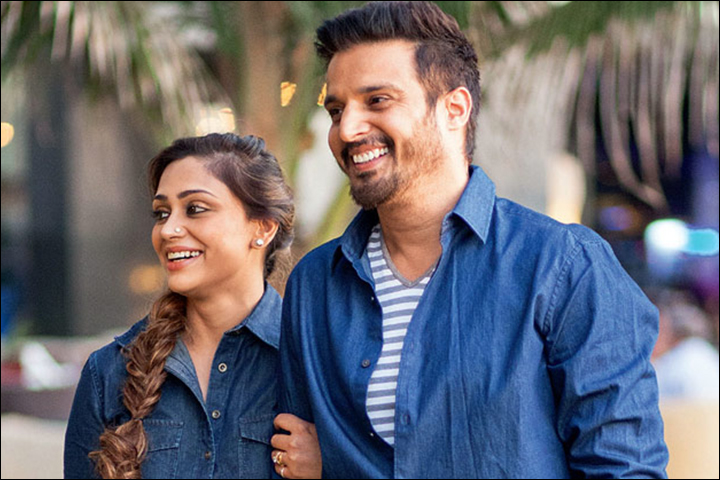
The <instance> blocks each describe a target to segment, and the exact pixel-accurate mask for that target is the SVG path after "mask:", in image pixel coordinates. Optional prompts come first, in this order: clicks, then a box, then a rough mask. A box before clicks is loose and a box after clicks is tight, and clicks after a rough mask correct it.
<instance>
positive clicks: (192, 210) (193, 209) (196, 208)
mask: <svg viewBox="0 0 720 480" xmlns="http://www.w3.org/2000/svg"><path fill="white" fill-rule="evenodd" d="M203 212H207V208H203V207H201V206H200V205H189V206H188V207H187V214H188V215H197V214H198V213H203Z"/></svg>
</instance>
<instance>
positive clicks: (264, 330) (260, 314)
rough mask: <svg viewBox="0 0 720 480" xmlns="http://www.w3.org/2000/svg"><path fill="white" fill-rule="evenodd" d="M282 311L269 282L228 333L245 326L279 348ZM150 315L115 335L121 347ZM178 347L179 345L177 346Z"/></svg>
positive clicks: (125, 344) (141, 328)
mask: <svg viewBox="0 0 720 480" xmlns="http://www.w3.org/2000/svg"><path fill="white" fill-rule="evenodd" d="M281 312H282V300H281V299H280V295H279V294H278V293H277V291H276V290H275V289H274V288H273V287H272V286H271V285H269V284H267V283H266V284H265V293H263V296H262V297H261V298H260V301H259V302H258V304H257V305H256V306H255V308H254V309H253V311H252V312H250V315H248V316H247V318H245V320H243V321H242V322H241V323H240V324H239V325H237V326H235V327H234V328H232V329H230V330H229V331H228V332H226V333H230V332H237V331H239V330H240V329H241V328H243V327H247V328H248V329H249V330H250V331H251V332H252V333H253V334H255V336H257V337H258V338H259V339H260V340H262V341H263V342H265V343H267V344H268V345H270V346H271V347H273V348H275V349H278V348H279V347H280V316H281ZM147 320H148V317H145V318H144V319H142V320H141V321H139V322H137V323H136V324H135V325H133V326H132V328H130V330H128V331H127V332H125V333H124V334H122V335H120V336H118V337H115V341H116V342H117V343H118V345H120V346H121V347H123V348H125V347H127V346H128V345H129V344H130V343H131V342H132V341H133V340H134V339H135V337H136V336H138V335H139V334H140V332H141V331H142V330H144V329H145V327H146V326H147ZM176 348H177V347H176Z"/></svg>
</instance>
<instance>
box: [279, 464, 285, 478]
mask: <svg viewBox="0 0 720 480" xmlns="http://www.w3.org/2000/svg"><path fill="white" fill-rule="evenodd" d="M280 476H281V477H282V478H285V465H283V466H282V467H280Z"/></svg>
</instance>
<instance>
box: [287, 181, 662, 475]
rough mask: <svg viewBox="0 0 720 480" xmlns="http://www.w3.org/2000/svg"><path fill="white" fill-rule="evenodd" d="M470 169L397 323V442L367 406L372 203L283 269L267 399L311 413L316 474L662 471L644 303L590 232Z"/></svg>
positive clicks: (372, 332) (371, 354)
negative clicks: (273, 384) (498, 190)
mask: <svg viewBox="0 0 720 480" xmlns="http://www.w3.org/2000/svg"><path fill="white" fill-rule="evenodd" d="M470 173H471V177H470V181H469V183H468V185H467V187H466V189H465V191H464V193H463V195H462V197H461V199H460V201H459V202H458V204H457V205H456V206H455V208H454V209H453V211H452V212H450V213H449V214H448V215H447V216H446V218H445V221H444V225H443V233H442V236H441V243H442V251H443V253H442V255H441V258H440V261H439V263H438V266H437V270H436V272H435V274H434V276H433V278H432V280H431V281H430V283H429V285H428V286H427V288H426V290H425V293H424V295H423V297H422V299H421V300H420V303H419V305H418V307H417V310H416V311H415V314H414V316H413V319H412V321H411V323H410V326H409V328H408V331H407V336H406V337H405V344H404V348H403V352H402V359H401V364H400V371H399V378H398V386H397V392H396V394H397V404H396V412H395V448H394V449H393V448H391V447H390V446H389V445H388V444H386V443H385V442H384V441H383V440H382V439H381V438H379V437H378V436H377V434H375V433H374V432H373V428H372V426H371V423H370V420H369V419H368V416H367V413H366V397H367V389H368V381H369V380H370V376H371V374H372V372H373V367H374V365H375V364H376V362H377V360H378V357H379V355H380V350H381V348H382V338H383V337H382V312H381V308H380V306H379V305H378V302H377V300H376V298H375V294H374V289H373V280H372V275H371V273H370V266H369V261H368V258H367V254H366V253H365V249H366V245H367V241H368V237H369V235H370V232H371V230H372V228H373V226H374V225H376V224H377V223H378V216H377V212H375V211H363V212H361V213H360V214H358V216H357V217H356V218H355V220H354V221H353V222H352V224H351V225H350V226H349V227H348V229H347V230H346V232H345V233H344V234H343V236H342V237H340V238H339V239H336V240H333V241H331V242H329V243H327V244H325V245H323V246H321V247H319V248H317V249H316V250H314V251H313V252H311V253H310V254H308V255H307V256H306V257H305V258H304V259H303V260H302V261H301V262H300V263H299V265H298V266H297V267H296V268H295V270H294V271H293V273H292V275H291V277H290V279H289V282H288V285H287V288H286V293H285V300H284V304H283V327H282V335H281V372H282V373H281V374H282V382H281V386H280V409H281V411H283V412H288V413H293V414H296V415H298V416H300V417H301V418H303V419H305V420H307V421H311V422H314V423H315V424H316V427H317V432H318V436H319V439H320V446H321V449H322V454H323V476H325V477H327V478H360V477H370V478H380V477H385V478H392V477H395V478H567V477H595V478H597V477H608V478H609V477H635V478H641V477H649V478H657V477H664V476H665V475H666V474H665V466H666V463H667V459H668V454H667V449H666V446H665V443H664V441H663V424H662V419H661V417H660V412H659V410H658V389H657V382H656V379H655V373H654V371H653V368H652V366H651V365H650V361H649V359H650V352H651V351H652V348H653V345H654V343H655V339H656V336H657V329H658V314H657V310H656V309H655V307H654V306H653V305H652V304H651V303H650V302H649V301H648V300H647V298H646V297H645V295H644V294H643V293H642V291H641V290H640V288H639V287H638V286H637V285H636V284H635V282H633V280H632V279H630V277H629V276H628V275H627V274H626V272H625V271H624V270H623V268H622V267H621V266H620V264H619V262H618V261H617V259H616V257H615V255H614V254H613V252H612V250H611V248H610V246H609V245H608V244H607V243H606V242H605V241H604V240H603V239H601V238H600V237H599V236H598V235H597V234H596V233H594V232H593V231H591V230H590V229H588V228H586V227H583V226H580V225H563V224H560V223H558V222H555V221H554V220H552V219H550V218H548V217H546V216H543V215H541V214H538V213H536V212H533V211H531V210H528V209H526V208H524V207H522V206H520V205H517V204H515V203H513V202H511V201H508V200H505V199H501V198H496V196H495V187H494V184H493V183H492V181H491V180H490V179H489V178H488V177H487V176H486V175H485V174H484V172H483V171H482V170H481V169H479V168H477V167H471V172H470Z"/></svg>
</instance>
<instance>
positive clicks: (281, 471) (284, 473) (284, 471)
mask: <svg viewBox="0 0 720 480" xmlns="http://www.w3.org/2000/svg"><path fill="white" fill-rule="evenodd" d="M275 473H277V474H278V475H280V477H281V478H295V476H294V475H293V474H292V473H291V472H290V470H289V469H288V467H287V466H286V465H284V466H282V467H281V466H280V465H275Z"/></svg>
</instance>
